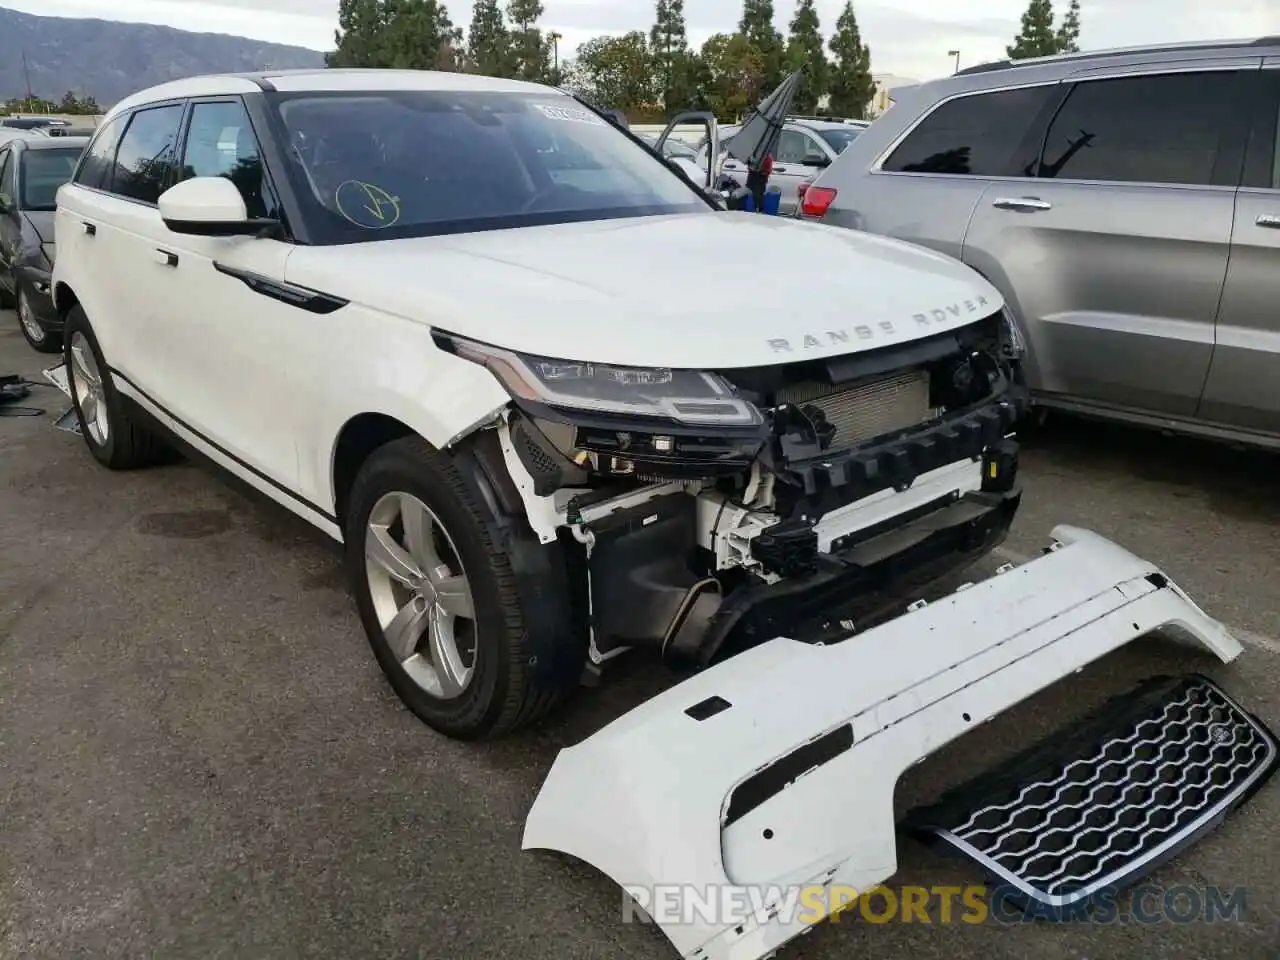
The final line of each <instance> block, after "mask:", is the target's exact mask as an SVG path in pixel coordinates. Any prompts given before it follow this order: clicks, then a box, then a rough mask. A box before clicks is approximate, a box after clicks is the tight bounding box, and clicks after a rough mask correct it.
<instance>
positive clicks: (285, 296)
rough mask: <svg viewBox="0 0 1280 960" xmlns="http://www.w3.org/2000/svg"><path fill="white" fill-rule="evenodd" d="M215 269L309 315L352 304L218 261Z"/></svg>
mask: <svg viewBox="0 0 1280 960" xmlns="http://www.w3.org/2000/svg"><path fill="white" fill-rule="evenodd" d="M213 269H215V270H217V271H218V272H219V273H223V274H226V275H227V276H228V277H234V278H235V279H237V280H239V281H240V282H241V283H243V284H244V285H245V286H246V287H248V288H249V289H250V290H252V291H253V292H254V293H260V294H262V295H263V296H264V297H270V298H271V299H272V300H279V301H280V302H281V303H287V304H289V306H291V307H298V308H299V309H300V310H306V311H307V312H308V313H319V314H327V313H333V312H334V311H335V310H341V309H342V308H343V307H345V306H346V305H347V304H348V303H350V302H351V301H350V300H344V299H342V298H341V297H335V296H333V295H332V294H328V293H322V292H321V291H319V290H312V289H310V288H308V287H299V286H297V285H296V284H292V283H280V282H278V281H275V280H271V279H269V278H267V277H264V276H262V275H261V274H257V273H252V272H250V271H248V270H241V269H239V268H237V267H228V266H226V265H225V264H222V263H218V261H216V260H215V261H214V262H213Z"/></svg>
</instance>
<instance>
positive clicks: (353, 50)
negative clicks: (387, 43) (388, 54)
mask: <svg viewBox="0 0 1280 960" xmlns="http://www.w3.org/2000/svg"><path fill="white" fill-rule="evenodd" d="M385 14H386V11H385V9H384V7H383V4H382V2H381V0H338V29H337V30H335V31H334V34H333V42H334V46H335V48H336V49H334V50H333V51H331V52H330V53H327V54H325V58H324V59H325V63H326V64H327V65H328V66H330V67H378V66H382V65H383V64H381V63H379V62H378V60H379V59H380V57H381V51H380V49H379V45H380V44H381V43H382V38H383V34H384V32H385V30H386V16H385Z"/></svg>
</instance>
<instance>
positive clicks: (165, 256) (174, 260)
mask: <svg viewBox="0 0 1280 960" xmlns="http://www.w3.org/2000/svg"><path fill="white" fill-rule="evenodd" d="M156 262H157V263H159V264H163V265H164V266H166V267H176V266H177V265H178V255H177V254H176V253H170V252H169V251H168V250H161V249H160V248H159V247H156Z"/></svg>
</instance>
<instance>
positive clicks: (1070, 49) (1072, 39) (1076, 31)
mask: <svg viewBox="0 0 1280 960" xmlns="http://www.w3.org/2000/svg"><path fill="white" fill-rule="evenodd" d="M1054 39H1055V40H1056V41H1057V48H1058V51H1057V52H1058V53H1079V52H1080V0H1071V3H1070V5H1068V7H1067V15H1066V16H1065V17H1063V18H1062V26H1060V27H1059V28H1058V33H1057V36H1056V37H1055V38H1054Z"/></svg>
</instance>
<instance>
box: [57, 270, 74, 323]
mask: <svg viewBox="0 0 1280 960" xmlns="http://www.w3.org/2000/svg"><path fill="white" fill-rule="evenodd" d="M79 303H80V298H79V297H78V296H77V295H76V292H75V290H73V289H72V288H71V284H69V283H67V282H66V281H65V280H59V281H58V282H57V283H55V284H54V285H53V309H55V310H57V311H58V318H59V319H60V320H62V321H63V322H64V323H65V322H66V320H67V314H69V313H70V312H71V311H72V310H73V309H74V308H75V307H76V306H78V305H79Z"/></svg>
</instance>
